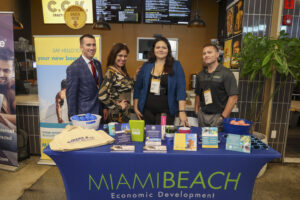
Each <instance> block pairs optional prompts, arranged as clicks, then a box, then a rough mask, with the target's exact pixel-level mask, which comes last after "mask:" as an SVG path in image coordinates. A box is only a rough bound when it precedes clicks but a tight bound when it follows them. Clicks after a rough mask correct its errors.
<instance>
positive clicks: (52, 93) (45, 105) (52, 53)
mask: <svg viewBox="0 0 300 200" xmlns="http://www.w3.org/2000/svg"><path fill="white" fill-rule="evenodd" d="M79 38H80V36H67V35H51V36H50V35H49V36H34V44H35V55H36V63H37V79H38V91H39V109H40V145H41V161H40V163H43V161H45V163H47V161H49V160H50V158H49V157H48V156H47V155H46V154H44V153H43V150H44V148H46V147H47V146H48V144H49V142H51V140H52V139H53V137H54V136H55V135H57V134H59V133H60V132H61V130H62V129H63V128H64V127H65V126H66V125H67V124H69V123H70V122H69V119H68V106H67V104H68V102H67V98H66V69H67V67H68V66H69V65H70V64H71V63H72V62H73V61H75V60H76V59H77V58H79V57H80V55H81V50H80V42H79ZM95 38H96V44H97V51H96V54H95V59H97V60H100V48H101V38H100V36H95Z"/></svg>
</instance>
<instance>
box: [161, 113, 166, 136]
mask: <svg viewBox="0 0 300 200" xmlns="http://www.w3.org/2000/svg"><path fill="white" fill-rule="evenodd" d="M160 125H161V139H162V140H164V139H165V133H166V125H167V114H166V113H161V116H160Z"/></svg>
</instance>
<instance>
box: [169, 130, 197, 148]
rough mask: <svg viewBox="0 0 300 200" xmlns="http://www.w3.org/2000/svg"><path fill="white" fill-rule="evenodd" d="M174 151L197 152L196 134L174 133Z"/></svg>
mask: <svg viewBox="0 0 300 200" xmlns="http://www.w3.org/2000/svg"><path fill="white" fill-rule="evenodd" d="M174 150H180V151H197V134H196V133H189V134H185V133H175V137H174Z"/></svg>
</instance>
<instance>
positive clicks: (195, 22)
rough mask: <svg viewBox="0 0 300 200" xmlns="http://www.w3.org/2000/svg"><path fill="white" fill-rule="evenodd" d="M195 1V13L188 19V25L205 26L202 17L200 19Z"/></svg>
mask: <svg viewBox="0 0 300 200" xmlns="http://www.w3.org/2000/svg"><path fill="white" fill-rule="evenodd" d="M196 2H197V7H196V13H195V15H194V18H193V19H192V20H190V21H189V24H188V27H205V26H206V24H205V22H204V20H203V19H201V17H200V15H199V12H198V0H196Z"/></svg>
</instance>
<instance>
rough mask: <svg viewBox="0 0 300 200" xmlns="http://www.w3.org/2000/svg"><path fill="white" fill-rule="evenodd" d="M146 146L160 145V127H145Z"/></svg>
mask: <svg viewBox="0 0 300 200" xmlns="http://www.w3.org/2000/svg"><path fill="white" fill-rule="evenodd" d="M145 145H146V146H160V145H161V126H160V125H146V141H145Z"/></svg>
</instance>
